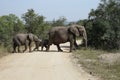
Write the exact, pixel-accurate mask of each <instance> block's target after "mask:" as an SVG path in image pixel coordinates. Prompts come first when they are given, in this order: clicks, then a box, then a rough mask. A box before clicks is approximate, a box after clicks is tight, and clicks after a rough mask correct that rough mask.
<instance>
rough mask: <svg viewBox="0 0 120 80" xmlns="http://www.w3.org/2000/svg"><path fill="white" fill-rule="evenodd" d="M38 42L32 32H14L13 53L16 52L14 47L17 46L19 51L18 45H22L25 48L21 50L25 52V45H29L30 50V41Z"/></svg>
mask: <svg viewBox="0 0 120 80" xmlns="http://www.w3.org/2000/svg"><path fill="white" fill-rule="evenodd" d="M33 41H34V42H35V43H38V42H39V39H38V37H37V36H36V35H34V34H32V33H28V34H24V33H19V34H16V35H15V36H14V37H13V53H15V52H16V48H17V47H18V52H21V51H20V46H22V45H24V46H25V49H24V50H23V52H25V51H26V50H27V46H29V52H31V43H32V42H33Z"/></svg>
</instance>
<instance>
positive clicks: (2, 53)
mask: <svg viewBox="0 0 120 80" xmlns="http://www.w3.org/2000/svg"><path fill="white" fill-rule="evenodd" d="M8 54H9V52H8V51H7V49H6V48H4V47H2V46H0V58H1V57H3V56H6V55H8Z"/></svg>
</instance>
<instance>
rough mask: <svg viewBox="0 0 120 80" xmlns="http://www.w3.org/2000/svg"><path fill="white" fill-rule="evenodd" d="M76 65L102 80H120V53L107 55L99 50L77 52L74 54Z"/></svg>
mask: <svg viewBox="0 0 120 80" xmlns="http://www.w3.org/2000/svg"><path fill="white" fill-rule="evenodd" d="M73 55H74V58H77V59H78V60H77V61H78V64H82V67H83V68H84V69H85V70H86V71H87V72H88V73H90V74H91V75H93V76H98V77H99V78H101V79H102V80H120V53H108V52H105V51H101V50H93V49H87V50H82V49H81V50H78V51H76V52H75V53H74V54H73Z"/></svg>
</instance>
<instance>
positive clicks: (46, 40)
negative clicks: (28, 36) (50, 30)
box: [34, 39, 49, 51]
mask: <svg viewBox="0 0 120 80" xmlns="http://www.w3.org/2000/svg"><path fill="white" fill-rule="evenodd" d="M48 41H49V40H48V39H43V40H41V41H39V42H37V43H36V47H35V48H34V51H35V50H36V49H37V50H38V51H39V47H40V46H41V51H43V48H44V47H45V48H46V49H47V47H48Z"/></svg>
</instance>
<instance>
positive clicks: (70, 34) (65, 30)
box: [47, 24, 87, 52]
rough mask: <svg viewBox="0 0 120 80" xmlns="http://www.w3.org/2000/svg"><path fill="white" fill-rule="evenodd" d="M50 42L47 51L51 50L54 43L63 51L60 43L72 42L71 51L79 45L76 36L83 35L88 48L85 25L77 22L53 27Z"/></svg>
mask: <svg viewBox="0 0 120 80" xmlns="http://www.w3.org/2000/svg"><path fill="white" fill-rule="evenodd" d="M48 35H49V43H48V47H47V51H49V48H50V45H52V44H54V45H56V46H57V49H58V51H63V50H62V49H61V48H60V46H59V44H61V43H65V42H70V52H72V50H74V49H75V47H78V45H77V43H76V37H79V36H83V41H84V43H85V47H86V48H87V34H86V29H85V27H84V26H80V25H77V24H74V25H71V26H68V27H64V26H57V27H53V28H51V29H50V30H49V33H48Z"/></svg>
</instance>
